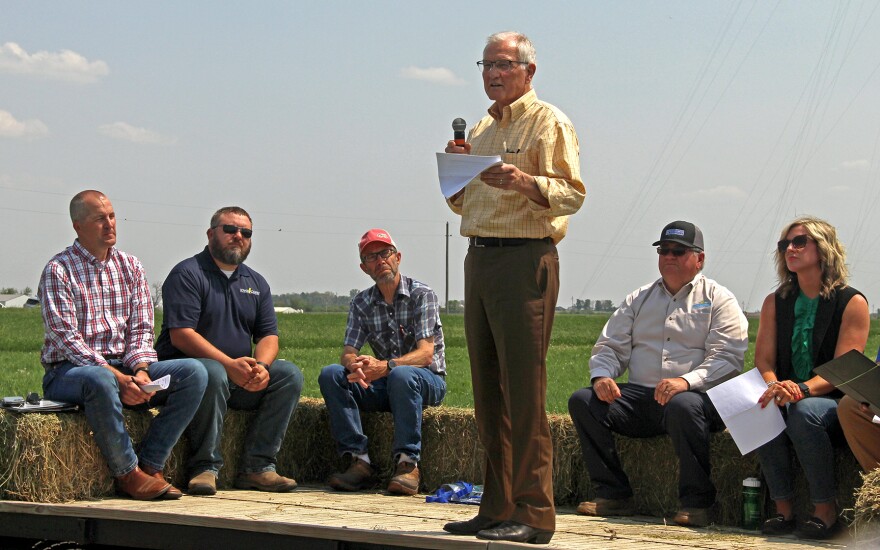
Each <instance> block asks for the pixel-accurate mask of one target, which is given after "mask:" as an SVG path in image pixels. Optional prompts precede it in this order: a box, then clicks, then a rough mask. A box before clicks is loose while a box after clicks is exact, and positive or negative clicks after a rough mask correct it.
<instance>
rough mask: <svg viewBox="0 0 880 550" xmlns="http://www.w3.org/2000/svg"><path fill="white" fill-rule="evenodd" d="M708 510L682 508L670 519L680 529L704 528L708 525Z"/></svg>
mask: <svg viewBox="0 0 880 550" xmlns="http://www.w3.org/2000/svg"><path fill="white" fill-rule="evenodd" d="M709 512H710V510H709V508H682V509H680V510H679V511H678V512H677V513H676V514H675V517H673V518H672V521H674V522H675V523H676V524H678V525H681V526H682V527H705V526H707V525H709V522H710V518H709Z"/></svg>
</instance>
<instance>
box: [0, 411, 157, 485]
mask: <svg viewBox="0 0 880 550" xmlns="http://www.w3.org/2000/svg"><path fill="white" fill-rule="evenodd" d="M125 421H126V426H127V427H128V429H129V433H130V434H131V435H132V436H133V437H135V438H137V439H139V438H140V437H141V436H142V435H143V434H144V433H145V432H146V427H147V426H148V425H149V424H148V423H149V414H148V413H144V412H132V411H126V418H125ZM0 445H2V447H0V487H2V489H3V498H6V499H10V500H26V501H41V502H64V501H68V500H77V499H91V498H96V497H98V496H103V495H107V494H111V493H112V491H113V480H112V478H111V476H110V472H109V471H108V470H107V464H106V463H105V462H104V458H103V457H102V456H101V453H100V451H99V450H98V446H97V444H96V443H95V440H94V438H93V437H92V435H91V431H90V429H89V426H88V423H87V422H86V420H85V415H83V414H80V413H60V414H15V413H11V412H7V411H0Z"/></svg>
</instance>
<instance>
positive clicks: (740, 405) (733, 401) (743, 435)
mask: <svg viewBox="0 0 880 550" xmlns="http://www.w3.org/2000/svg"><path fill="white" fill-rule="evenodd" d="M766 390H767V384H766V383H764V379H763V378H762V377H761V373H760V372H758V369H752V370H750V371H749V372H747V373H745V374H741V375H739V376H737V377H736V378H732V379H730V380H728V381H727V382H724V383H723V384H719V385H717V386H715V387H714V388H711V389H710V390H709V391H707V392H706V394H707V395H708V396H709V399H711V400H712V404H713V405H715V410H717V411H718V415H719V416H721V419H722V420H723V421H724V424H725V425H726V426H727V430H728V431H729V432H730V436H731V437H732V438H733V441H734V442H735V443H736V446H737V448H739V452H741V453H742V454H746V453H748V452H750V451H753V450H755V449H757V448H758V447H760V446H761V445H763V444H764V443H767V442H768V441H770V440H771V439H773V438H774V437H776V436H777V435H779V434H780V433H782V430H784V429H785V420H783V418H782V413H781V412H779V407H776V406H773V405H768V406H767V407H765V408H763V409H762V408H761V405H759V404H758V399H760V397H761V395H763V393H764V391H766Z"/></svg>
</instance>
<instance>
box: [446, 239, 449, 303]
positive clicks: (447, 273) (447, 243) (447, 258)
mask: <svg viewBox="0 0 880 550" xmlns="http://www.w3.org/2000/svg"><path fill="white" fill-rule="evenodd" d="M446 313H449V222H446Z"/></svg>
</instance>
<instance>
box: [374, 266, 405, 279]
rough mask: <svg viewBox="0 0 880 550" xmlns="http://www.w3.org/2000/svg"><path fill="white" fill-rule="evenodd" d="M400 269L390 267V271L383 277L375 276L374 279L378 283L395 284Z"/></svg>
mask: <svg viewBox="0 0 880 550" xmlns="http://www.w3.org/2000/svg"><path fill="white" fill-rule="evenodd" d="M399 269H400V268H399V267H394V266H389V271H387V272H385V273H383V274H382V275H373V277H372V279H373V281H375V282H377V283H392V282H394V279H395V277H397V272H398V270H399Z"/></svg>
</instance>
